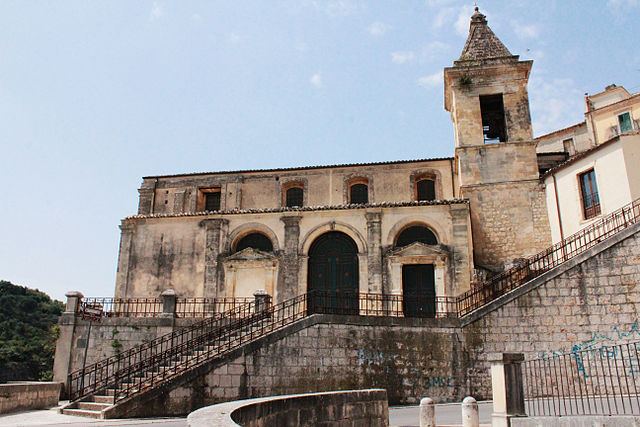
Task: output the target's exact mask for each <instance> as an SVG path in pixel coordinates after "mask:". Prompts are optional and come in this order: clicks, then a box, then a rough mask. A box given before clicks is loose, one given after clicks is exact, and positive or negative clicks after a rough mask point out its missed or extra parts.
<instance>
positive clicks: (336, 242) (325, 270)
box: [307, 231, 359, 314]
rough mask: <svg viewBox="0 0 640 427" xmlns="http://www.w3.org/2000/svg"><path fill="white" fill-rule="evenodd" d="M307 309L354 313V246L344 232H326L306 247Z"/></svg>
mask: <svg viewBox="0 0 640 427" xmlns="http://www.w3.org/2000/svg"><path fill="white" fill-rule="evenodd" d="M308 267H309V269H308V273H307V274H308V276H307V277H308V282H307V287H308V290H309V295H310V302H311V303H310V304H309V311H310V312H312V313H313V312H316V313H336V314H358V283H359V281H358V247H357V246H356V244H355V242H354V241H353V239H351V238H350V237H349V236H347V235H346V234H344V233H340V232H338V231H330V232H328V233H325V234H323V235H322V236H320V237H318V238H317V239H316V241H315V242H313V244H312V245H311V248H310V249H309V265H308Z"/></svg>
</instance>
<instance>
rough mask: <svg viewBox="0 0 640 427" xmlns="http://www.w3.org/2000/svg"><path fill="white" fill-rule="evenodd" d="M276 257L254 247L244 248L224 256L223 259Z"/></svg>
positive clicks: (268, 258) (272, 259) (269, 259)
mask: <svg viewBox="0 0 640 427" xmlns="http://www.w3.org/2000/svg"><path fill="white" fill-rule="evenodd" d="M277 259H278V257H276V256H275V255H273V254H270V253H269V252H263V251H261V250H258V249H254V248H245V249H243V250H241V251H239V252H236V253H235V254H231V255H229V256H228V257H226V258H225V261H276V260H277Z"/></svg>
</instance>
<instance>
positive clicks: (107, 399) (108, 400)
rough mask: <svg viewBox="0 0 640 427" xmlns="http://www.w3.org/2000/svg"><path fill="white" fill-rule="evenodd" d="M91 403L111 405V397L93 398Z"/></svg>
mask: <svg viewBox="0 0 640 427" xmlns="http://www.w3.org/2000/svg"><path fill="white" fill-rule="evenodd" d="M93 401H94V402H96V403H109V404H113V395H112V396H93Z"/></svg>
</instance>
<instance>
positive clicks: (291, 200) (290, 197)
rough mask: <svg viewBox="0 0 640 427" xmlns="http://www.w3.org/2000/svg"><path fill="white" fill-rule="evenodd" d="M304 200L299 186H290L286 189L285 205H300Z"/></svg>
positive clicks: (290, 206) (291, 206) (302, 191)
mask: <svg viewBox="0 0 640 427" xmlns="http://www.w3.org/2000/svg"><path fill="white" fill-rule="evenodd" d="M303 200H304V190H303V189H302V188H301V187H291V188H289V189H288V190H287V195H286V201H285V202H286V206H287V207H288V208H293V207H295V206H302V203H303Z"/></svg>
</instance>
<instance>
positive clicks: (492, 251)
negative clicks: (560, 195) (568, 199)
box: [462, 180, 551, 269]
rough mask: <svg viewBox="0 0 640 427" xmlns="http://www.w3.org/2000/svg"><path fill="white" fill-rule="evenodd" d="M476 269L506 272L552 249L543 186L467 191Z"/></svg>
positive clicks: (529, 183) (513, 185) (480, 187)
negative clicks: (512, 264) (509, 266)
mask: <svg viewBox="0 0 640 427" xmlns="http://www.w3.org/2000/svg"><path fill="white" fill-rule="evenodd" d="M462 191H463V193H462V195H463V196H464V197H466V198H468V199H469V202H470V205H471V229H472V232H473V251H474V258H475V262H476V265H477V266H478V265H479V266H482V267H495V268H498V269H500V268H504V267H505V264H508V263H509V262H511V261H512V260H513V259H515V258H523V257H528V256H531V255H534V254H536V253H538V252H540V251H542V250H544V249H546V248H547V247H549V246H551V232H550V230H549V220H548V217H547V205H546V199H545V193H544V188H543V186H541V185H540V183H539V182H538V181H537V180H535V181H522V182H512V183H502V184H492V185H486V186H485V185H478V186H472V187H465V188H463V189H462Z"/></svg>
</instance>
